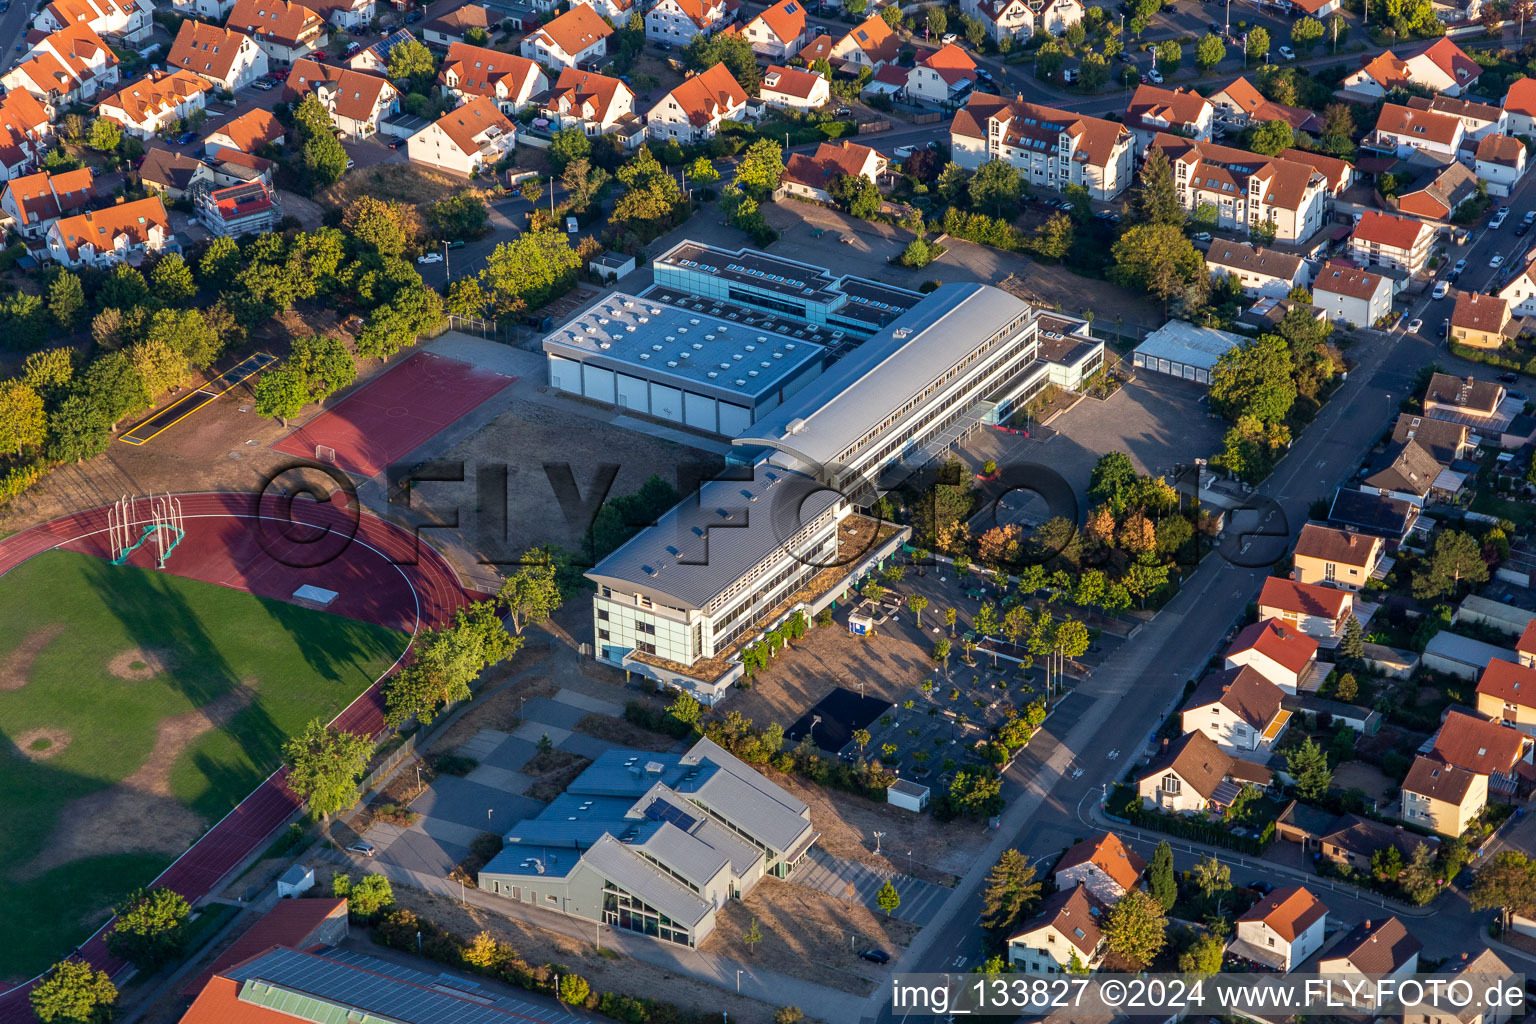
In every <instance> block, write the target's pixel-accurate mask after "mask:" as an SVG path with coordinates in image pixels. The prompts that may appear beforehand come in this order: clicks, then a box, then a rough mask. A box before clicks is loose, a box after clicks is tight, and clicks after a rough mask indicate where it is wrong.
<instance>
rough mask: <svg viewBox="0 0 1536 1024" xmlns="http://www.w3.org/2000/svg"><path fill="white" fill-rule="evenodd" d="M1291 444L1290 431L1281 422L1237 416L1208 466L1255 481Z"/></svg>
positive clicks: (1242, 478)
mask: <svg viewBox="0 0 1536 1024" xmlns="http://www.w3.org/2000/svg"><path fill="white" fill-rule="evenodd" d="M1290 443H1291V432H1290V430H1289V429H1287V428H1286V427H1285V425H1284V424H1281V423H1270V424H1267V425H1266V424H1264V423H1261V422H1260V421H1259V418H1258V417H1257V416H1239V417H1238V419H1237V422H1236V423H1235V424H1233V426H1232V429H1231V430H1228V431H1227V433H1226V435H1225V436H1224V437H1223V439H1222V446H1223V447H1222V451H1221V452H1220V453H1219V454H1217V455H1215V456H1213V457H1212V459H1211V465H1212V467H1214V468H1217V469H1221V470H1224V471H1226V472H1227V473H1230V474H1231V475H1233V476H1235V477H1237V478H1238V479H1241V480H1246V481H1248V482H1249V483H1252V484H1256V483H1258V482H1259V481H1260V480H1262V479H1263V478H1264V477H1265V476H1267V475H1268V474H1269V471H1270V469H1271V468H1272V467H1273V465H1274V462H1275V460H1276V459H1278V458H1279V457H1280V454H1281V452H1282V451H1283V450H1284V449H1285V447H1286V446H1288V445H1289V444H1290Z"/></svg>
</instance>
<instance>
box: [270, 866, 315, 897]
mask: <svg viewBox="0 0 1536 1024" xmlns="http://www.w3.org/2000/svg"><path fill="white" fill-rule="evenodd" d="M314 887H315V869H314V868H307V867H305V866H304V865H302V864H295V865H294V866H293V867H291V868H289V869H288V870H287V871H284V872H283V874H282V877H280V878H279V879H278V880H277V895H278V897H279V898H280V899H288V898H289V897H290V896H302V895H304V894H305V893H306V892H309V890H311V889H313V888H314Z"/></svg>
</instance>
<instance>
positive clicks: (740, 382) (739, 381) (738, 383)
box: [736, 377, 747, 388]
mask: <svg viewBox="0 0 1536 1024" xmlns="http://www.w3.org/2000/svg"><path fill="white" fill-rule="evenodd" d="M736 386H737V387H739V388H744V387H746V386H747V382H746V380H745V379H744V378H741V377H737V378H736Z"/></svg>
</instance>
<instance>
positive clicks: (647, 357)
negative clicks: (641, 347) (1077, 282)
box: [640, 352, 651, 359]
mask: <svg viewBox="0 0 1536 1024" xmlns="http://www.w3.org/2000/svg"><path fill="white" fill-rule="evenodd" d="M640 358H641V359H649V358H651V354H650V353H649V352H641V353H640Z"/></svg>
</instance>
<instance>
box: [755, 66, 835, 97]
mask: <svg viewBox="0 0 1536 1024" xmlns="http://www.w3.org/2000/svg"><path fill="white" fill-rule="evenodd" d="M824 81H826V79H824V78H822V77H821V76H820V75H818V74H816V73H815V72H814V71H806V70H804V69H802V68H786V67H781V66H780V65H778V64H775V65H773V66H771V67H770V68H769V69H768V70H767V71H765V72H763V88H764V89H771V90H772V91H774V92H778V93H783V94H784V95H786V96H795V97H798V98H799V99H802V100H804V99H810V96H811V93H812V92H813V91H814V90H815V89H816V87H817V83H819V82H824Z"/></svg>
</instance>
